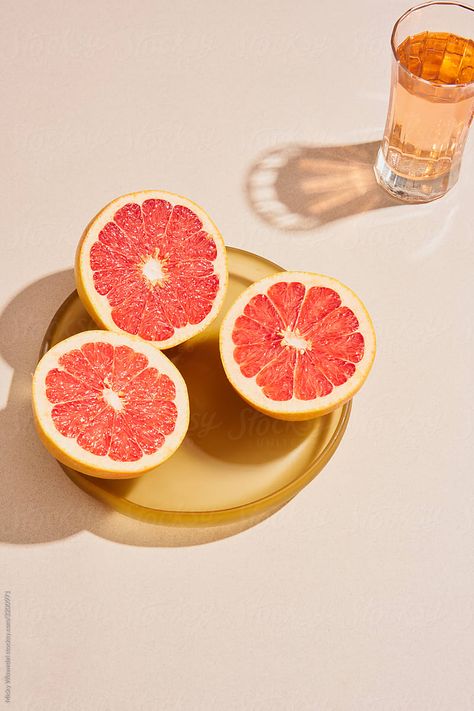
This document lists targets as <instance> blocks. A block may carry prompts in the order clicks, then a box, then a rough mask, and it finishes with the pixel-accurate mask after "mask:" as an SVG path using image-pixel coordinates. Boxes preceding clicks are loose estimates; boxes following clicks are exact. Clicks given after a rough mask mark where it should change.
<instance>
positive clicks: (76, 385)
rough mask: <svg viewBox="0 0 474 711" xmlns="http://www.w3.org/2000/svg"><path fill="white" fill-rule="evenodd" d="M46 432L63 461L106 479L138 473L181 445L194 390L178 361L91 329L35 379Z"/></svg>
mask: <svg viewBox="0 0 474 711" xmlns="http://www.w3.org/2000/svg"><path fill="white" fill-rule="evenodd" d="M33 413H34V418H35V423H36V426H37V429H38V432H39V435H40V437H41V439H42V441H43V443H44V444H45V446H46V448H47V449H48V450H49V451H50V453H51V454H52V455H53V456H54V457H56V459H58V460H59V461H60V462H62V463H63V464H66V465H67V466H69V467H72V468H73V469H76V470H77V471H79V472H82V473H83V474H91V475H93V476H97V477H103V478H114V479H118V478H130V477H135V476H139V475H140V474H143V473H144V472H145V471H148V470H149V469H153V468H154V467H156V466H158V465H159V464H161V463H162V462H163V461H164V460H165V459H167V458H168V457H169V456H170V455H171V454H173V452H174V451H175V450H176V449H177V447H178V446H179V445H180V443H181V441H182V439H183V438H184V435H185V434H186V431H187V428H188V422H189V402H188V393H187V389H186V385H185V383H184V380H183V378H182V376H181V374H180V373H179V371H178V369H177V368H176V367H175V366H174V365H173V363H171V361H170V360H169V359H168V358H167V357H166V356H165V355H164V354H163V353H161V352H160V351H159V350H158V348H155V347H154V346H153V345H151V344H149V343H145V342H144V341H141V340H140V339H138V338H132V337H131V336H126V335H123V334H117V333H110V332H107V331H85V332H84V333H78V334H77V335H75V336H71V338H67V339H66V340H64V341H61V342H60V343H58V344H56V345H55V346H54V347H53V348H51V350H49V351H48V352H47V353H46V354H45V355H44V356H43V358H42V359H41V360H40V362H39V363H38V366H37V368H36V371H35V374H34V377H33Z"/></svg>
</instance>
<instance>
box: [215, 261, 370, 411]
mask: <svg viewBox="0 0 474 711" xmlns="http://www.w3.org/2000/svg"><path fill="white" fill-rule="evenodd" d="M220 350H221V358H222V363H223V366H224V369H225V371H226V374H227V377H228V378H229V380H230V382H231V383H232V385H233V386H234V388H235V389H236V390H237V392H238V393H239V394H240V395H241V396H242V397H243V398H244V399H245V400H247V402H248V403H249V404H250V405H253V407H255V408H256V409H257V410H260V411H261V412H264V413H265V414H267V415H271V416H272V417H276V418H280V419H283V420H306V419H311V418H312V417H318V416H319V415H324V414H326V413H327V412H331V411H332V410H334V409H336V408H337V407H339V406H340V405H342V404H343V403H345V402H347V401H348V400H350V398H351V397H352V396H353V395H354V393H356V392H357V391H358V390H359V388H360V387H361V386H362V384H363V383H364V381H365V379H366V377H367V375H368V373H369V370H370V368H371V366H372V363H373V360H374V357H375V332H374V328H373V325H372V321H371V319H370V316H369V314H368V313H367V310H366V308H365V306H364V305H363V304H362V302H361V301H360V299H359V298H358V297H357V296H356V295H355V294H354V292H353V291H351V290H350V289H349V288H348V287H347V286H344V284H341V283H340V282H339V281H337V280H336V279H332V278H331V277H327V276H323V275H321V274H309V273H307V272H282V273H279V274H275V275H273V276H270V277H266V278H265V279H262V280H261V281H258V282H256V283H255V284H252V286H250V287H249V288H248V289H246V290H245V291H244V292H243V293H242V294H241V295H240V297H239V298H238V299H237V301H236V302H235V303H234V305H233V306H232V307H231V308H230V310H229V311H228V313H227V315H226V316H225V318H224V321H223V323H222V326H221V331H220Z"/></svg>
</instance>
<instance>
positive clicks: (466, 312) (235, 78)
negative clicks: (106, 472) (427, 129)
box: [0, 0, 474, 711]
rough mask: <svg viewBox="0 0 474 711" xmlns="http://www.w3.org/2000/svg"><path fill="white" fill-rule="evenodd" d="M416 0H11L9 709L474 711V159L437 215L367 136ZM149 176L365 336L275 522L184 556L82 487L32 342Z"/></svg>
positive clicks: (6, 376)
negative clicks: (46, 411) (93, 245)
mask: <svg viewBox="0 0 474 711" xmlns="http://www.w3.org/2000/svg"><path fill="white" fill-rule="evenodd" d="M406 7H407V4H406V2H399V1H398V0H396V1H395V0H393V1H391V2H384V3H381V2H378V0H360V2H357V3H349V2H339V3H323V2H322V1H321V0H313V1H312V2H307V1H304V2H302V3H299V4H298V5H295V3H290V2H280V1H278V2H277V1H276V0H274V2H262V3H248V2H243V1H242V2H240V3H222V2H217V1H212V2H211V1H208V0H205V1H204V2H202V3H199V4H194V5H192V4H190V3H187V2H184V1H179V0H178V2H175V3H171V4H170V3H166V4H164V3H160V2H156V1H153V2H152V1H151V0H143V1H142V2H140V3H131V2H128V1H127V2H126V1H125V0H122V1H119V0H118V1H117V2H100V1H99V2H91V0H85V1H84V2H81V3H59V2H53V1H52V0H45V1H44V2H41V3H37V2H34V1H33V0H29V1H28V2H25V1H20V2H10V0H8V1H7V2H4V3H3V4H2V7H1V10H0V12H1V19H2V21H1V23H0V28H1V29H0V32H1V34H2V37H1V42H0V52H1V54H2V69H3V89H2V103H1V106H0V126H1V129H2V136H3V139H4V140H3V147H2V166H3V177H4V187H3V201H2V211H1V215H0V219H1V240H2V279H1V281H0V289H1V299H2V308H3V312H2V315H1V318H0V342H1V355H2V358H3V361H2V363H1V371H0V372H1V377H2V394H3V407H4V411H3V412H2V413H1V427H0V439H1V442H0V444H1V448H2V484H1V490H2V499H1V506H2V512H1V516H0V533H1V541H2V545H1V548H0V556H1V564H0V585H1V591H2V598H3V591H4V590H11V598H12V680H11V683H12V692H11V704H10V707H11V708H12V709H19V710H20V711H30V710H31V711H50V710H51V709H58V710H61V711H63V709H64V710H66V709H67V711H91V710H92V711H109V710H110V711H122V709H123V710H127V711H128V709H133V711H149V710H150V711H154V710H155V709H159V710H160V711H161V710H162V709H163V710H165V711H210V710H212V711H214V710H217V711H221V710H223V709H225V711H254V710H255V711H280V710H281V711H289V710H290V709H291V710H293V709H294V710H295V711H399V710H400V711H448V710H449V711H451V710H453V709H455V710H456V711H471V710H472V709H473V708H474V688H473V676H472V655H473V651H474V650H473V639H474V602H473V595H472V589H473V584H474V575H473V566H472V560H473V543H472V539H473V530H474V521H473V504H474V500H473V499H474V484H473V477H472V459H473V453H474V452H473V433H474V427H473V419H472V392H473V387H472V386H473V376H472V362H473V355H474V353H473V350H474V349H473V328H472V315H471V314H472V307H473V297H472V281H473V274H472V269H473V267H472V265H473V257H474V245H473V241H472V178H473V175H474V154H473V148H472V139H471V145H470V146H469V145H468V147H467V152H466V155H465V158H464V165H463V169H462V172H461V179H460V183H459V185H458V186H457V187H456V188H455V189H454V190H453V192H452V193H450V194H449V195H448V196H447V197H446V198H445V199H443V200H441V201H439V202H436V203H432V204H430V205H425V206H399V205H394V204H392V203H391V201H389V200H387V199H386V198H385V196H383V194H381V193H379V192H377V190H376V188H375V186H374V185H373V179H372V173H371V168H370V160H371V156H372V152H373V144H371V143H368V142H372V141H376V140H378V139H379V138H380V137H381V135H382V131H383V124H384V120H385V112H386V102H387V96H388V87H389V58H390V52H389V34H390V30H391V26H392V24H393V21H394V20H395V19H396V18H397V16H399V15H400V14H401V12H402V11H403V10H404V9H406ZM288 144H291V145H292V148H291V149H290V150H288V151H287V150H286V149H285V150H282V148H284V147H285V146H287V145H288ZM353 144H367V145H366V147H365V148H364V147H362V148H360V147H359V148H355V149H354V148H353V147H352V148H351V146H352V145H353ZM314 146H328V147H329V148H328V149H319V148H315V147H314ZM335 146H342V147H345V148H330V147H335ZM348 146H349V148H347V147H348ZM300 158H301V161H300ZM290 159H291V160H298V161H300V162H298V163H297V164H295V165H296V169H295V171H294V172H293V173H292V174H291V175H289V174H288V173H284V171H282V169H281V164H282V161H285V160H290ZM318 161H319V162H318ZM272 176H273V178H274V177H275V176H279V177H280V183H279V185H280V188H281V190H283V189H285V190H287V193H288V201H289V202H291V201H293V202H292V203H291V205H292V209H289V208H288V205H286V206H282V205H281V204H279V203H278V201H277V199H276V197H277V196H275V191H274V190H273V188H272V187H271V183H272V181H273V178H272ZM285 176H286V177H285ZM285 180H286V182H285ZM288 186H290V187H291V191H292V192H291V195H290V194H289V187H288ZM155 187H159V188H164V189H167V190H171V191H174V192H178V193H181V194H184V195H188V196H189V197H190V198H191V199H193V200H195V201H197V202H198V203H199V204H201V205H203V206H204V207H205V209H206V210H208V211H209V213H210V214H211V215H212V217H213V219H214V220H215V221H216V224H217V225H219V228H220V229H221V231H222V234H223V236H224V238H225V239H226V241H227V242H228V243H229V244H233V245H236V246H238V247H243V248H245V249H250V250H253V251H258V252H260V253H261V254H263V255H264V256H266V257H267V258H269V259H272V260H274V261H275V262H277V263H278V262H279V263H281V264H283V265H284V266H286V267H287V268H289V269H295V270H297V269H308V270H312V271H317V272H322V273H325V274H332V275H334V276H335V277H337V278H338V279H341V280H342V281H343V282H344V283H347V284H349V285H350V286H351V287H352V288H353V289H354V290H355V291H356V293H357V294H358V295H360V297H361V298H362V300H363V301H364V302H365V304H366V305H367V307H368V309H369V311H370V313H371V315H372V317H373V319H374V324H375V328H376V331H377V336H378V355H377V359H376V362H375V365H374V368H373V372H372V373H371V376H370V378H369V380H368V381H367V384H366V386H365V387H364V389H363V390H362V391H361V393H359V394H358V396H357V397H356V399H355V402H354V408H353V413H352V416H351V421H350V423H349V427H348V431H347V433H346V436H345V437H344V441H343V443H342V445H341V447H340V448H339V449H338V451H337V453H336V454H335V456H334V458H333V459H332V460H331V462H330V463H329V465H328V466H327V468H326V469H325V470H324V471H323V472H322V473H321V474H320V475H319V476H318V477H317V479H316V480H315V481H314V482H313V483H312V484H311V485H310V486H309V487H308V488H307V489H305V491H304V492H302V493H301V494H300V495H299V496H297V497H296V498H295V499H294V500H293V501H292V502H291V503H290V504H289V505H288V506H286V507H285V508H284V509H282V510H281V511H280V512H278V513H277V514H275V515H274V516H273V517H271V518H270V519H268V520H267V521H265V522H263V523H261V524H260V525H258V526H255V527H254V528H251V529H249V530H247V531H245V532H243V533H240V534H239V535H235V536H232V537H229V538H226V539H222V540H219V541H217V542H211V543H208V544H206V545H201V546H195V547H190V546H186V547H172V546H173V544H175V543H180V542H181V543H182V542H183V540H182V539H180V538H179V535H178V533H177V532H176V531H172V530H171V531H157V532H156V537H157V543H161V547H160V546H159V545H156V546H150V545H143V543H146V542H147V541H148V537H147V536H148V534H147V533H146V532H145V529H144V528H143V527H144V526H146V524H138V523H137V522H135V521H132V520H130V519H127V518H124V517H121V516H120V515H119V514H115V513H113V512H111V511H109V510H108V509H105V508H103V507H102V506H101V505H100V504H99V503H98V502H96V501H94V500H92V499H90V498H89V497H87V496H86V495H85V494H84V493H83V492H82V491H80V490H78V489H77V488H76V487H75V486H74V484H72V482H70V481H69V480H68V479H67V477H66V476H65V475H64V474H63V472H62V471H61V469H60V468H59V466H57V465H56V464H55V462H54V461H52V460H51V459H50V458H49V456H48V454H47V453H46V452H45V451H44V449H43V448H42V446H41V444H40V443H39V442H38V441H37V439H36V437H35V435H34V432H33V423H32V417H31V414H30V404H29V389H30V380H31V372H32V369H33V367H34V362H35V357H36V352H37V350H38V349H39V341H40V339H41V336H42V333H43V332H44V329H45V327H46V325H47V323H48V322H49V320H50V318H51V314H52V312H53V311H54V310H55V309H56V307H57V305H58V304H59V303H60V302H61V301H62V300H63V298H64V297H65V296H66V295H67V294H68V293H69V292H70V290H71V289H72V288H73V277H72V272H71V268H72V265H73V259H74V249H75V246H76V243H77V240H78V239H79V237H80V235H81V233H82V230H83V228H84V225H85V223H86V222H87V220H88V219H89V218H90V216H91V215H92V214H94V213H95V212H96V211H97V210H99V209H100V208H101V206H102V205H104V204H105V203H106V202H107V201H108V200H110V199H112V198H113V197H114V196H116V195H120V194H123V193H125V192H128V191H133V190H140V189H142V188H155ZM322 193H324V195H325V206H326V207H325V210H322V209H321V204H320V202H319V201H318V199H317V197H318V195H320V194H322ZM280 194H281V193H280ZM295 195H296V197H298V199H299V201H300V202H299V203H298V200H296V198H295ZM295 201H296V202H295ZM297 203H298V204H302V205H303V206H304V209H303V208H301V209H299V208H298V204H297ZM368 208H373V209H368ZM364 210H365V211H364ZM337 215H339V216H341V215H345V216H343V217H340V219H333V218H334V217H336V216H337ZM294 227H300V228H304V229H301V230H300V231H294V230H293V228H294ZM282 228H286V229H282ZM229 532H230V531H227V532H225V531H224V532H221V533H220V534H219V535H221V536H222V535H224V533H229ZM216 535H217V532H216V531H214V532H209V533H208V539H211V538H212V537H215V536H216ZM193 540H194V541H197V540H202V537H201V538H199V537H198V535H196V536H195V537H194V539H193ZM188 542H190V541H189V540H188ZM165 545H167V546H169V547H164V546H165ZM0 619H1V622H0V644H1V645H2V648H1V654H0V665H1V674H0V678H1V679H2V682H1V683H2V684H3V676H4V662H3V657H4V646H3V645H4V641H3V640H4V618H3V610H2V612H1V618H0ZM0 698H3V689H2V697H0Z"/></svg>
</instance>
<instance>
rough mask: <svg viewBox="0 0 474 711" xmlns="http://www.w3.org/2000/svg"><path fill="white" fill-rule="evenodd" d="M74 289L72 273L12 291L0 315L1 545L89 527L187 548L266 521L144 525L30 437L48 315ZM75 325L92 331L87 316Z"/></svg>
mask: <svg viewBox="0 0 474 711" xmlns="http://www.w3.org/2000/svg"><path fill="white" fill-rule="evenodd" d="M73 289H74V274H73V272H72V270H67V271H63V272H59V273H56V274H52V275H50V276H47V277H45V278H43V279H40V280H39V281H37V282H35V283H33V284H31V285H30V286H28V287H27V288H26V289H24V290H23V291H21V292H20V293H19V294H17V296H15V297H14V299H13V300H12V301H11V302H10V303H9V304H8V305H7V306H6V307H5V309H4V311H3V312H2V313H1V314H0V343H1V355H2V357H3V359H4V360H5V361H6V362H7V363H8V364H9V365H10V366H11V367H12V369H13V375H12V380H11V385H10V390H9V395H8V402H7V405H6V407H5V409H4V410H2V411H1V412H0V448H1V451H2V459H1V467H0V488H1V491H2V497H1V511H0V541H2V542H5V543H18V544H25V543H43V542H45V541H54V540H59V539H62V538H65V537H67V536H71V535H74V534H76V533H79V532H81V531H84V530H88V531H90V532H91V533H94V534H95V535H97V536H101V537H102V538H106V539H109V540H111V541H116V542H119V543H125V544H129V545H137V546H189V545H197V544H201V543H208V542H211V541H215V540H219V539H222V538H225V537H227V536H231V535H234V534H236V533H239V532H240V531H243V530H245V529H247V528H249V527H250V526H253V525H255V524H256V523H258V522H259V521H261V520H263V519H264V518H266V517H267V516H268V515H269V514H268V513H266V514H265V516H262V515H260V516H259V517H255V518H253V519H247V520H245V521H239V522H237V523H232V524H226V525H222V526H212V527H208V528H206V527H199V528H177V527H174V526H161V525H156V524H150V523H145V522H143V521H137V520H135V519H132V518H129V517H127V516H123V515H121V514H120V513H117V512H116V511H114V510H112V509H110V508H109V507H108V506H106V505H105V504H104V503H102V502H101V501H98V500H97V499H95V498H92V497H91V496H88V495H87V494H85V493H84V492H83V491H82V490H81V489H79V488H78V487H77V486H76V485H75V484H73V483H72V482H71V481H70V479H69V478H68V477H67V476H66V475H65V474H64V472H63V471H62V469H61V467H60V466H59V465H58V463H57V462H56V461H55V460H54V459H53V458H52V457H51V456H50V455H49V454H48V453H47V452H46V450H45V449H44V447H43V446H42V445H41V443H40V442H39V439H38V437H37V435H36V432H35V427H34V423H33V417H32V411H31V377H32V373H33V371H34V369H35V366H36V363H37V360H38V355H39V350H40V345H41V342H42V340H43V336H44V334H45V331H46V329H47V327H48V325H49V323H50V321H51V318H52V316H53V314H54V313H55V311H56V310H57V307H58V304H61V303H62V302H63V301H64V299H65V297H66V296H67V295H68V294H70V293H71V291H72V290H73ZM81 324H82V326H81V327H83V328H88V327H90V322H89V320H88V318H87V317H86V316H85V317H84V320H83V322H82V321H81ZM67 335H69V334H64V336H63V337H65V336H67Z"/></svg>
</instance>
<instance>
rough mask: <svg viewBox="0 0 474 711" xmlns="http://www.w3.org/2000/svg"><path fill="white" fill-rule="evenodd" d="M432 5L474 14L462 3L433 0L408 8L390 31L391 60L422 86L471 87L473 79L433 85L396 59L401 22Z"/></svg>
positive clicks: (448, 0) (473, 82)
mask: <svg viewBox="0 0 474 711" xmlns="http://www.w3.org/2000/svg"><path fill="white" fill-rule="evenodd" d="M433 5H448V6H449V5H450V6H451V7H460V8H462V9H463V10H469V11H470V12H473V13H474V7H472V6H471V5H465V4H464V3H462V2H450V0H433V2H424V3H421V5H414V6H413V7H410V8H409V9H408V10H406V12H404V13H403V15H401V16H400V17H399V18H398V20H397V21H396V22H395V24H394V26H393V29H392V34H391V36H390V45H391V47H392V54H393V58H394V59H395V62H396V63H397V64H398V65H399V66H400V67H401V68H402V69H403V70H404V71H405V72H406V73H407V74H409V75H410V76H411V77H413V79H416V80H417V81H419V82H421V83H422V84H426V85H427V86H436V87H441V88H442V89H455V88H457V89H462V88H463V87H466V86H471V85H472V84H474V79H473V80H472V81H466V82H463V83H462V84H435V83H434V82H432V81H430V80H429V79H423V78H422V77H419V76H417V75H416V74H413V72H412V71H410V70H409V69H408V67H405V65H404V64H402V62H401V61H400V59H399V58H398V57H397V48H396V46H395V34H396V32H397V30H398V27H399V25H400V23H401V22H403V20H405V19H406V18H407V17H408V16H409V15H411V14H412V13H414V12H416V11H417V10H422V9H424V8H425V7H432V6H433ZM468 39H470V38H468Z"/></svg>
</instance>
